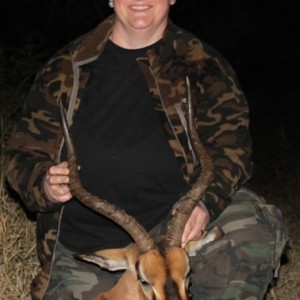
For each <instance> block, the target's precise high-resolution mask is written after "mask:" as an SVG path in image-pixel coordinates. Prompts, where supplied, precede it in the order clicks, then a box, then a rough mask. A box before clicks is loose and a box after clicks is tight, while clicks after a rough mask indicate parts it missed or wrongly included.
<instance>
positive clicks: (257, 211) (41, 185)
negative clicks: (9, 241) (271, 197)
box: [6, 0, 286, 299]
mask: <svg viewBox="0 0 300 300" xmlns="http://www.w3.org/2000/svg"><path fill="white" fill-rule="evenodd" d="M173 4H175V0H171V1H169V0H147V1H146V0H110V1H109V6H110V7H112V8H114V12H115V14H114V15H112V16H110V17H109V18H108V19H106V20H105V21H103V22H102V23H101V24H100V25H99V26H98V27H96V28H95V29H94V30H92V31H91V32H89V33H87V34H86V35H84V36H82V37H80V38H78V39H77V40H76V41H74V42H72V43H71V44H70V45H68V46H66V47H65V48H64V49H62V50H61V51H60V52H59V53H57V54H56V55H54V56H53V58H52V59H51V60H50V61H49V62H48V64H47V65H46V66H45V67H44V68H43V69H42V70H41V71H40V72H39V74H38V75H37V77H36V80H35V83H34V85H33V87H32V89H31V91H30V94H29V97H28V100H27V102H26V103H25V106H24V110H23V113H22V116H21V118H20V120H19V121H18V122H17V124H16V126H15V127H14V129H13V131H12V134H11V138H10V141H9V144H8V147H7V149H8V152H7V158H6V174H7V178H8V181H9V183H10V185H11V186H12V187H13V188H14V189H15V190H16V191H17V192H18V193H19V194H20V195H21V197H22V199H23V201H24V203H25V205H26V206H27V207H28V208H29V209H30V210H32V211H35V212H37V216H38V253H39V258H40V260H41V266H42V270H41V272H40V274H38V276H37V277H36V278H35V280H34V281H33V284H32V298H33V299H91V298H92V297H94V296H95V295H97V294H98V293H99V292H101V291H104V290H107V289H109V288H111V287H112V286H113V285H114V284H115V282H116V280H117V279H118V278H119V274H114V275H109V276H108V275H107V273H105V272H103V271H101V270H99V269H97V268H96V267H95V268H94V267H93V266H89V265H87V264H85V263H82V262H79V261H77V260H75V259H73V254H74V253H80V252H91V251H94V250H98V249H104V248H112V247H121V246H124V245H126V244H127V243H129V242H130V241H131V240H130V237H128V235H127V234H126V233H125V232H123V231H122V230H121V229H120V228H119V227H117V226H116V225H115V224H113V223H111V222H110V221H108V220H107V219H105V218H104V217H101V216H99V215H96V214H94V213H93V212H91V211H89V210H88V209H86V208H84V207H82V206H81V205H80V204H79V203H78V201H76V199H74V198H73V197H72V195H71V193H70V191H69V188H68V186H67V183H68V181H69V177H68V173H69V169H68V165H67V163H66V162H65V160H66V154H65V150H64V147H63V139H62V131H61V127H60V118H59V109H58V103H59V101H60V99H61V100H62V103H63V105H64V106H65V108H66V110H67V112H68V113H67V116H68V120H69V122H70V124H72V126H71V133H72V136H73V137H74V142H75V147H76V152H77V155H78V158H79V164H80V166H81V171H80V175H81V178H82V181H83V184H84V186H85V187H86V189H87V190H88V191H90V192H91V193H93V194H96V195H98V196H100V197H102V198H106V199H108V200H109V201H111V202H113V203H116V204H117V205H119V206H120V207H121V208H123V209H125V210H126V211H127V212H128V213H130V214H132V215H133V216H134V217H136V218H137V219H138V221H140V222H141V223H142V224H143V225H144V226H145V228H146V229H147V230H148V231H150V232H152V233H155V232H157V230H161V227H162V224H163V223H164V222H165V221H166V220H167V219H168V217H167V216H168V215H170V212H171V211H172V210H173V207H174V205H176V202H177V201H178V200H179V198H180V194H182V193H183V192H184V191H185V190H186V189H187V188H188V185H190V184H191V183H193V181H194V180H195V178H196V177H197V175H198V174H199V173H200V167H199V165H198V163H197V161H195V159H194V155H193V149H192V148H191V146H190V142H189V135H188V133H187V131H186V130H185V127H186V125H185V124H186V114H187V110H186V107H185V102H186V101H185V97H186V96H185V95H186V85H185V78H186V76H188V77H189V80H190V82H191V90H192V102H193V106H194V111H195V112H196V113H195V120H194V122H195V124H196V126H197V130H198V132H199V136H200V137H201V140H202V142H203V143H204V145H205V146H206V148H207V150H208V151H209V153H210V155H211V156H212V158H213V161H214V167H215V169H214V176H215V180H214V182H213V183H212V184H211V186H210V187H209V188H208V190H207V191H206V193H205V195H204V197H203V198H202V199H199V205H198V206H197V207H196V208H195V209H194V211H193V213H192V214H191V216H190V218H189V220H188V222H187V224H186V226H185V229H184V233H183V237H182V245H183V246H185V245H186V243H187V242H188V241H190V240H193V239H195V238H197V237H199V236H201V234H202V232H203V230H205V229H206V227H207V226H212V225H213V224H215V223H218V224H220V225H221V226H222V228H223V230H224V232H225V236H224V237H223V238H222V239H221V240H219V241H217V242H216V243H211V244H210V245H208V247H207V248H205V251H203V253H201V254H199V255H197V256H196V257H195V258H193V259H192V260H191V264H192V270H193V272H192V276H191V279H192V284H191V293H192V295H193V298H194V299H247V298H248V297H249V299H250V298H251V297H252V298H251V299H262V298H263V296H264V294H265V292H266V289H267V286H268V284H269V282H270V281H271V279H272V277H273V269H274V268H275V266H276V265H277V263H278V261H279V258H280V254H281V251H282V248H283V246H284V243H285V240H286V231H285V228H284V226H283V225H282V223H281V217H280V212H279V211H278V210H277V209H276V208H274V207H273V206H266V205H264V204H263V203H262V202H261V199H260V198H259V197H258V196H256V195H255V194H254V193H253V192H252V191H250V190H248V189H246V188H244V187H243V185H244V184H245V183H246V182H247V180H248V179H249V178H250V175H251V166H252V164H251V161H250V151H251V150H250V147H251V139H250V136H249V131H248V105H247V102H246V99H245V97H244V95H243V93H242V91H241V90H240V87H239V85H238V82H237V80H236V78H235V74H234V72H233V71H232V69H231V68H230V66H229V65H228V63H227V62H226V61H225V60H224V59H223V58H222V57H221V56H220V55H219V54H218V53H217V52H216V51H215V50H213V49H212V48H210V47H209V46H208V45H206V44H204V43H203V42H201V41H200V40H199V39H197V38H196V37H195V36H193V35H192V34H190V33H188V32H186V31H184V30H182V29H180V28H178V27H176V26H175V25H174V24H172V22H171V21H170V20H169V18H168V13H169V7H170V6H171V5H173ZM158 228H159V229H158ZM274 244H275V247H274ZM262 249H263V251H262Z"/></svg>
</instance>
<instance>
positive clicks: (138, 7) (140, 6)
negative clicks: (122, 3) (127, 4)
mask: <svg viewBox="0 0 300 300" xmlns="http://www.w3.org/2000/svg"><path fill="white" fill-rule="evenodd" d="M149 8H150V6H146V5H135V6H131V9H132V10H138V11H142V10H147V9H149Z"/></svg>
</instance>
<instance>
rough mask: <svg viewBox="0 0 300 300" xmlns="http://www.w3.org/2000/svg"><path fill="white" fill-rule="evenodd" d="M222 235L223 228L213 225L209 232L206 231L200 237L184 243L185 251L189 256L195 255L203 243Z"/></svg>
mask: <svg viewBox="0 0 300 300" xmlns="http://www.w3.org/2000/svg"><path fill="white" fill-rule="evenodd" d="M223 235H224V232H223V230H222V229H221V228H220V227H219V226H215V227H214V228H213V229H211V230H210V231H209V232H206V234H205V235H204V236H202V237H201V238H200V239H198V240H196V241H190V242H189V243H188V244H187V245H186V247H185V251H186V252H187V253H188V255H189V256H195V255H196V254H197V252H198V251H199V250H200V249H201V248H202V247H203V246H204V245H206V244H208V243H210V242H212V241H215V240H217V239H219V238H221V237H222V236H223Z"/></svg>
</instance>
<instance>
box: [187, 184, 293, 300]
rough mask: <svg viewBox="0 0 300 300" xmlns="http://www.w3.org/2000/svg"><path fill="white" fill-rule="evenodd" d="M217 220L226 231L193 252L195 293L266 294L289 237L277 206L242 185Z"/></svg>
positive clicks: (245, 297) (257, 299)
mask: <svg viewBox="0 0 300 300" xmlns="http://www.w3.org/2000/svg"><path fill="white" fill-rule="evenodd" d="M215 224H218V225H219V226H221V228H222V230H223V231H224V236H223V237H222V238H221V239H219V240H217V241H214V242H212V243H210V244H207V245H206V246H204V247H203V248H202V249H201V251H200V252H199V253H198V254H197V255H196V256H194V257H191V266H192V276H191V282H192V286H191V292H192V294H193V299H201V300H202V299H203V300H216V299H222V300H262V299H264V297H265V295H266V291H267V288H268V285H269V283H270V282H271V281H272V279H273V277H274V270H275V269H276V268H277V267H278V266H279V264H280V257H281V254H282V252H283V249H284V247H285V244H286V242H287V239H288V232H287V228H286V227H285V225H284V224H283V220H282V215H281V212H280V210H279V209H278V208H276V207H275V206H273V205H268V204H266V203H265V201H264V199H263V198H260V197H258V196H257V195H256V194H255V193H254V192H253V191H251V190H249V189H245V188H242V189H240V190H239V191H238V192H237V193H236V194H235V195H234V196H233V201H232V204H231V205H230V206H228V207H227V208H226V209H225V210H224V211H223V213H222V214H221V215H220V216H219V218H218V219H217V220H216V221H215V222H214V224H213V223H212V224H210V227H213V226H214V225H215Z"/></svg>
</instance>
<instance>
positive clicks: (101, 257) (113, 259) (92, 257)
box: [75, 248, 129, 271]
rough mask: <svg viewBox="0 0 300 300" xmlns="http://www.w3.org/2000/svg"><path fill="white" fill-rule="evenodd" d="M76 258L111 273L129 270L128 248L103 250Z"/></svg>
mask: <svg viewBox="0 0 300 300" xmlns="http://www.w3.org/2000/svg"><path fill="white" fill-rule="evenodd" d="M75 258H78V259H81V260H85V261H88V262H91V263H94V264H96V265H98V266H100V267H101V268H103V269H107V270H109V271H119V270H126V269H128V268H129V264H128V259H127V250H126V248H121V249H107V250H101V251H97V252H94V253H92V254H82V255H76V256H75Z"/></svg>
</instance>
